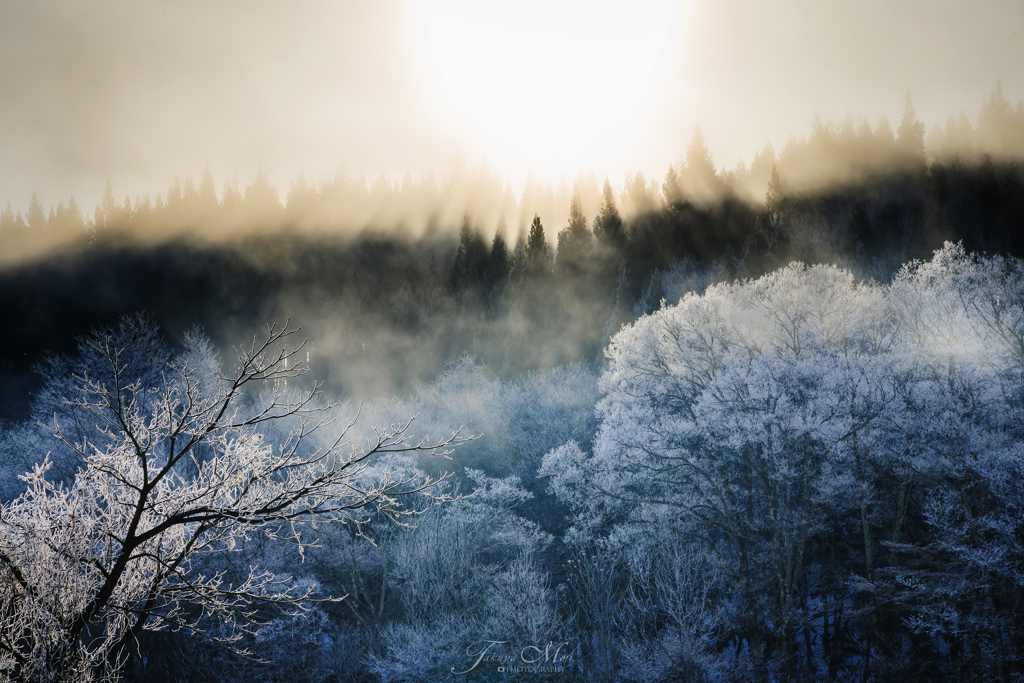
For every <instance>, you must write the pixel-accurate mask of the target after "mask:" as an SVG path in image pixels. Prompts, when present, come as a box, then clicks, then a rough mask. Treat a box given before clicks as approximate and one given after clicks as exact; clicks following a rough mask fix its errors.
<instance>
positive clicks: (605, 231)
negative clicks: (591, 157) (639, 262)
mask: <svg viewBox="0 0 1024 683" xmlns="http://www.w3.org/2000/svg"><path fill="white" fill-rule="evenodd" d="M603 195H604V196H603V201H602V203H601V212H600V213H599V214H598V215H597V218H595V219H594V236H595V237H597V241H598V242H599V243H600V244H602V245H604V246H605V247H607V248H609V249H615V250H619V249H622V248H623V247H624V246H625V245H626V231H625V229H624V228H623V224H622V217H621V216H619V210H618V209H617V208H615V194H614V192H613V191H612V184H611V183H610V182H608V179H607V178H605V181H604V192H603Z"/></svg>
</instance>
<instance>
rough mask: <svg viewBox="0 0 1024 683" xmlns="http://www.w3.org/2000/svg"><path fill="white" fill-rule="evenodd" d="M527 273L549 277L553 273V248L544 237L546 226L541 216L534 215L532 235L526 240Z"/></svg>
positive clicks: (531, 228) (531, 227)
mask: <svg viewBox="0 0 1024 683" xmlns="http://www.w3.org/2000/svg"><path fill="white" fill-rule="evenodd" d="M525 257H526V271H527V273H529V274H530V275H547V274H549V273H550V272H551V248H550V247H548V242H547V239H546V238H545V237H544V226H543V225H542V224H541V222H540V216H539V215H537V214H534V216H533V223H531V224H530V234H529V235H528V236H527V238H526V254H525Z"/></svg>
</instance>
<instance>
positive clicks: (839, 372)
mask: <svg viewBox="0 0 1024 683" xmlns="http://www.w3.org/2000/svg"><path fill="white" fill-rule="evenodd" d="M1022 288H1024V265H1022V264H1021V263H1020V262H1018V261H1015V260H1012V259H1004V258H999V257H977V256H970V255H967V254H965V253H964V251H963V249H962V248H960V247H956V246H953V245H947V246H946V247H945V248H944V249H942V250H940V251H938V252H936V255H935V258H934V259H933V260H932V261H931V262H929V263H914V264H911V265H909V266H908V267H907V268H905V269H904V271H903V272H901V273H900V274H899V275H898V276H897V278H896V279H895V280H894V282H893V284H891V285H889V286H885V287H883V286H880V285H877V284H872V283H858V282H856V280H855V279H854V278H853V276H852V275H851V274H849V273H847V272H844V271H842V270H840V269H838V268H835V267H832V266H813V267H807V266H802V265H799V264H794V265H791V266H789V267H787V268H784V269H782V270H780V271H777V272H775V273H772V274H770V275H767V276H765V277H762V278H760V279H758V280H754V281H746V282H735V283H727V284H717V285H713V286H711V287H709V288H708V289H707V291H706V292H705V293H704V294H703V295H698V294H690V295H687V296H685V297H684V298H683V299H682V300H681V301H680V302H679V304H678V305H676V306H672V307H668V308H663V309H662V310H660V311H657V312H655V313H654V314H652V315H649V316H645V317H643V318H641V319H640V320H638V321H637V322H636V323H635V324H634V325H632V326H629V327H626V328H624V329H623V330H622V331H621V332H620V333H619V334H618V335H617V336H616V337H615V338H614V339H613V341H612V343H611V345H610V347H609V349H608V357H609V364H608V368H607V370H606V372H605V374H604V376H603V377H602V379H601V391H602V393H603V395H604V397H603V399H602V400H601V402H600V403H599V404H598V408H597V416H598V419H599V429H598V433H597V437H596V438H595V440H594V444H593V448H592V450H591V451H590V452H588V450H587V449H586V448H585V447H580V446H579V445H577V444H575V443H569V444H566V445H565V446H562V447H560V448H558V449H555V450H553V451H552V452H550V453H549V454H548V455H547V456H546V457H545V459H544V462H543V465H542V468H541V473H542V474H545V475H547V476H550V477H551V486H552V490H553V491H554V492H555V494H556V495H557V496H558V497H559V498H560V499H561V500H562V501H563V502H565V503H566V504H568V505H569V506H570V507H572V509H573V510H574V517H573V527H572V528H571V529H570V531H569V533H568V536H567V539H568V540H569V541H570V542H573V543H576V544H579V545H581V546H584V547H585V546H587V545H590V544H594V543H597V544H598V545H599V546H600V547H604V548H607V549H611V550H614V549H616V548H618V549H620V550H619V552H620V553H625V552H626V551H629V552H633V553H636V552H641V553H643V552H648V551H649V552H651V553H654V552H655V551H656V550H658V548H659V546H658V544H659V543H660V542H662V541H661V539H664V538H666V537H667V535H669V534H671V536H672V537H673V538H678V539H679V542H680V543H682V544H683V545H684V546H686V547H688V548H689V550H688V552H691V553H694V556H695V557H700V558H704V559H702V560H701V561H702V562H703V563H705V564H706V565H707V567H708V570H707V571H706V572H703V573H699V574H695V575H694V578H693V580H694V581H697V582H698V585H695V586H691V587H690V588H689V590H690V591H691V593H693V594H695V595H711V596H713V597H714V601H715V603H716V607H715V609H716V610H718V612H716V613H720V614H724V615H726V617H725V618H724V619H723V621H722V622H720V624H719V625H718V626H716V627H715V634H716V639H717V642H718V645H717V647H718V648H720V649H721V651H722V652H723V653H724V652H730V653H731V655H730V656H732V657H735V658H736V659H735V661H734V665H735V666H738V667H740V668H743V669H744V670H747V671H758V670H760V671H766V670H770V669H774V670H775V671H776V672H777V675H779V676H781V677H784V678H788V677H793V676H797V675H813V674H814V672H815V671H818V670H819V667H821V671H822V672H824V675H827V676H830V677H836V676H838V675H839V673H840V672H841V671H857V672H859V674H858V675H864V676H870V675H872V673H873V672H880V671H883V670H887V671H890V673H891V672H894V671H911V670H928V671H930V672H931V674H929V675H936V676H941V675H945V674H949V673H950V672H959V674H960V675H968V674H969V675H971V676H997V677H998V676H1003V675H1004V674H1005V672H1008V671H1015V670H1016V669H1017V668H1019V662H1020V656H1021V652H1020V648H1019V642H1020V640H1019V638H1020V631H1019V627H1018V626H1017V625H1016V624H1017V623H1018V621H1019V620H1017V619H1016V615H1017V609H1018V605H1019V602H1018V601H1017V598H1016V597H1015V596H1019V595H1020V594H1021V592H1020V591H1021V586H1022V585H1024V584H1022V583H1021V580H1020V576H1022V575H1024V574H1022V569H1024V555H1022V554H1021V542H1020V538H1021V533H1022V530H1024V516H1022V515H1021V512H1020V511H1021V510H1022V509H1024V506H1022V504H1021V500H1022V496H1024V487H1022V486H1021V484H1020V483H1019V482H1020V481H1021V479H1020V476H1019V473H1020V472H1021V468H1022V467H1024V440H1022V436H1024V434H1022V431H1021V428H1020V427H1019V425H1020V424H1022V421H1021V407H1020V406H1021V400H1020V399H1021V391H1022V389H1024V381H1022V378H1024V362H1022V359H1024V322H1022V321H1024V313H1022V311H1024V295H1022V294H1021V292H1022V291H1024V289H1022ZM645 548H646V549H648V551H644V549H645ZM660 561H661V560H659V562H660ZM665 561H667V560H665ZM636 566H638V567H642V566H643V565H642V564H641V565H636ZM641 573H642V572H641ZM718 576H721V577H724V579H723V580H720V581H719V580H717V579H716V580H715V586H714V590H711V588H710V585H711V584H709V583H707V582H708V581H709V579H708V577H718ZM702 585H703V586H704V588H701V586H702ZM684 623H685V622H684ZM690 623H691V626H689V627H687V628H686V629H682V630H681V631H679V633H680V634H683V633H684V632H685V631H687V629H689V633H688V634H685V636H684V635H679V636H678V638H677V639H676V641H673V642H677V644H678V647H679V648H681V649H679V652H680V653H686V652H689V653H691V655H693V653H699V652H700V648H698V647H696V646H695V643H696V642H697V641H696V640H694V639H697V640H700V639H701V638H705V637H706V636H707V633H706V632H704V633H702V632H701V630H700V629H701V628H703V627H699V624H700V623H703V622H699V621H695V622H690ZM655 632H656V633H658V632H657V629H656V630H655ZM664 636H665V634H664V633H661V634H660V635H657V637H659V638H661V637H664ZM679 638H682V640H679ZM687 638H689V639H690V640H689V641H687V640H686V639H687ZM637 642H639V641H637ZM687 642H688V643H689V644H688V645H687V644H686V643H687ZM853 643H855V644H856V646H855V647H854V646H852V645H851V644H853ZM633 651H634V652H636V653H640V654H638V655H637V656H638V657H640V658H639V659H636V658H634V659H633V660H630V661H632V662H633V664H630V666H634V665H636V666H639V665H640V664H643V663H644V662H646V664H644V666H654V664H653V663H652V662H654V660H652V659H650V658H649V657H647V656H646V655H643V656H641V655H642V653H643V648H642V647H641V648H640V650H636V649H635V648H634V650H633ZM908 653H912V655H909V654H908ZM943 653H945V654H943ZM741 655H742V657H741ZM723 656H724V654H723ZM743 658H746V659H745V660H744V661H745V663H744V662H741V659H743ZM684 660H685V661H686V662H690V664H693V663H694V662H699V661H701V660H700V657H694V656H690V655H687V656H686V657H683V659H680V660H679V661H684ZM670 661H671V658H670ZM688 666H689V665H688ZM922 667H923V669H922ZM801 672H802V673H801ZM733 674H735V675H736V676H739V673H738V669H736V670H733ZM733 674H730V675H733Z"/></svg>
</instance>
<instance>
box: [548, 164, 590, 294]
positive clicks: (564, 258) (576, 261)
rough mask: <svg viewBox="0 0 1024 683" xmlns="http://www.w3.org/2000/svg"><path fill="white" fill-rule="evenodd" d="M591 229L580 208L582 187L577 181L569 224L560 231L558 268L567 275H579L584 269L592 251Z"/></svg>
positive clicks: (570, 206)
mask: <svg viewBox="0 0 1024 683" xmlns="http://www.w3.org/2000/svg"><path fill="white" fill-rule="evenodd" d="M590 238H591V236H590V230H588V229H587V217H586V216H584V215H583V210H582V209H581V208H580V189H579V184H578V183H577V184H576V186H575V187H573V193H572V202H571V203H570V205H569V225H567V226H566V227H565V228H563V229H562V230H560V231H559V233H558V254H557V257H556V258H557V263H558V270H559V272H560V273H562V274H566V275H578V274H579V273H581V272H582V270H583V262H584V260H585V259H586V258H587V256H588V255H589V252H590Z"/></svg>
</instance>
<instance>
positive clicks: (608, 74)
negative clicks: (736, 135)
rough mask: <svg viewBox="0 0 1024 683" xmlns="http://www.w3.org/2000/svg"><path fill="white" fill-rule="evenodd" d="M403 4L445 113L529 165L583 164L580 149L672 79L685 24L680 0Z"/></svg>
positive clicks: (624, 120)
mask: <svg viewBox="0 0 1024 683" xmlns="http://www.w3.org/2000/svg"><path fill="white" fill-rule="evenodd" d="M409 7H410V10H411V11H410V28H411V34H412V38H413V40H412V43H413V55H414V59H415V60H416V65H417V67H418V69H419V71H420V73H419V74H418V76H419V78H420V80H421V82H422V85H423V87H424V88H426V89H427V90H428V92H429V93H430V95H431V97H432V98H433V99H434V100H435V102H436V104H437V105H438V106H439V107H440V108H441V109H442V110H443V111H444V114H445V116H447V117H448V118H450V120H452V121H453V122H456V123H457V125H458V126H459V128H460V130H461V132H463V133H469V134H470V137H472V138H474V139H475V140H476V141H477V142H479V143H480V144H481V145H482V147H483V148H484V149H485V150H487V151H488V152H496V153H497V156H504V157H508V156H510V155H511V156H512V157H517V158H518V159H517V160H519V161H523V162H525V163H527V164H528V165H530V166H532V167H533V168H534V169H535V170H536V169H539V168H544V167H550V166H552V165H554V166H559V165H561V162H562V161H563V160H568V158H569V157H570V156H574V157H576V159H575V163H576V164H579V161H580V157H579V154H580V152H581V151H584V152H585V150H586V148H587V147H592V146H593V145H594V144H596V143H597V142H598V141H599V140H603V141H604V142H605V143H607V142H609V141H613V140H610V138H614V137H616V136H618V135H620V134H621V131H622V130H623V128H624V127H625V126H628V125H629V124H630V123H631V122H632V121H634V120H635V119H636V118H637V117H638V116H639V115H641V114H642V112H643V110H644V109H645V108H646V107H649V106H651V104H652V102H653V100H654V97H655V95H656V94H657V88H658V87H668V86H667V85H666V84H665V83H664V81H665V79H666V78H668V67H669V62H670V60H671V58H672V55H673V53H674V49H675V48H676V47H677V44H678V41H679V39H680V38H681V33H682V16H681V15H682V13H681V12H680V11H679V7H678V2H666V1H665V0H657V1H655V0H648V1H638V0H634V1H633V2H629V3H625V2H622V3H616V4H614V5H613V4H611V3H602V2H572V3H569V2H555V1H553V0H547V1H539V2H538V1H535V0H517V1H516V2H492V1H490V0H440V1H433V2H425V1H423V2H417V1H415V0H411V1H410V4H409ZM467 129H468V130H467ZM584 158H586V157H585V156H584Z"/></svg>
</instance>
